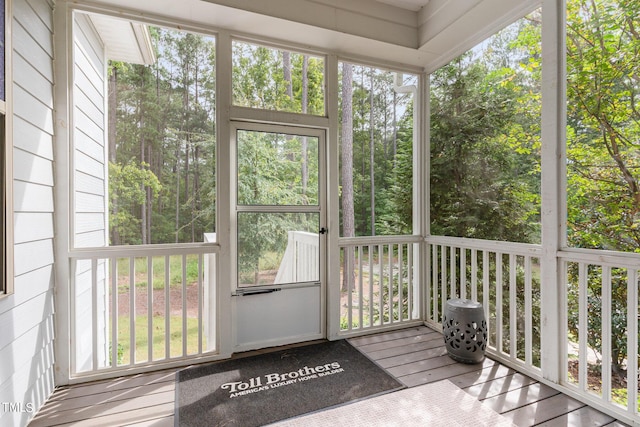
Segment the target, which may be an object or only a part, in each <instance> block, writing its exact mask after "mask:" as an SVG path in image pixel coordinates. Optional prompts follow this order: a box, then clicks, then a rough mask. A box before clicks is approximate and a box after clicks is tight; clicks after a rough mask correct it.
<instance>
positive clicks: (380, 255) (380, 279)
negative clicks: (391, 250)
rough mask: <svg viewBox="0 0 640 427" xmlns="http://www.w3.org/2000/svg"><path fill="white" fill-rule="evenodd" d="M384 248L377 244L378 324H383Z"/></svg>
mask: <svg viewBox="0 0 640 427" xmlns="http://www.w3.org/2000/svg"><path fill="white" fill-rule="evenodd" d="M383 258H384V249H383V247H382V245H381V244H380V245H378V297H379V298H378V299H379V302H378V303H379V306H378V307H379V311H378V317H379V318H380V326H382V325H384V282H383V277H384V271H383V269H384V267H383V264H384V259H383Z"/></svg>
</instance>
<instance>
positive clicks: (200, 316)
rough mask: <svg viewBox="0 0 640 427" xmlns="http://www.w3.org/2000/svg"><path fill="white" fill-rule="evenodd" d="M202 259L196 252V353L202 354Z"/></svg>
mask: <svg viewBox="0 0 640 427" xmlns="http://www.w3.org/2000/svg"><path fill="white" fill-rule="evenodd" d="M203 259H204V256H203V255H202V254H198V354H202V347H203V345H202V330H203V327H202V302H203V301H202V298H203V292H202V290H203V289H202V277H203V275H202V270H203Z"/></svg>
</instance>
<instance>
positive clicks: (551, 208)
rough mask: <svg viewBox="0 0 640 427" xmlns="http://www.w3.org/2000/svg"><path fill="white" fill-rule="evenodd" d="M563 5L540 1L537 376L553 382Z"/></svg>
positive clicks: (556, 367)
mask: <svg viewBox="0 0 640 427" xmlns="http://www.w3.org/2000/svg"><path fill="white" fill-rule="evenodd" d="M565 9H566V7H565V1H564V0H543V2H542V153H541V163H542V178H541V180H542V182H541V187H542V191H541V193H542V194H541V196H542V208H541V221H542V257H541V259H540V262H541V272H540V274H541V285H540V286H541V308H540V309H541V328H542V337H541V341H542V342H541V356H542V360H541V367H542V375H543V377H544V378H546V379H547V380H549V381H552V382H554V383H558V382H559V380H560V372H561V361H562V357H561V355H562V353H561V352H563V351H564V352H566V349H562V343H563V341H565V339H564V337H565V336H566V327H565V326H564V325H563V322H562V319H563V318H566V315H561V314H560V310H562V309H563V306H564V305H563V304H562V303H561V301H562V300H561V295H562V293H563V288H564V285H563V280H562V277H561V275H560V274H561V270H562V269H561V268H560V265H559V261H558V256H557V255H558V251H559V250H560V249H561V247H562V246H563V245H564V243H565V235H566V233H565V231H566V226H565V218H566V204H565V201H566V196H565V193H566V168H565V165H564V159H565V158H566V135H565V132H566V131H565V129H566V91H565V88H566V83H565V80H566V79H565V75H566V67H565V17H564V16H565ZM565 323H566V322H565Z"/></svg>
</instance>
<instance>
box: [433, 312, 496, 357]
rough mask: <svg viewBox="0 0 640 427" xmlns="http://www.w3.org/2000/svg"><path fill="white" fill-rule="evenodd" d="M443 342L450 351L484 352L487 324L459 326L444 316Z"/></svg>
mask: <svg viewBox="0 0 640 427" xmlns="http://www.w3.org/2000/svg"><path fill="white" fill-rule="evenodd" d="M443 326H444V331H445V333H444V342H445V344H446V345H447V346H449V347H451V348H452V349H456V350H458V349H464V350H465V351H469V352H472V353H474V352H476V351H485V350H486V349H487V322H486V321H485V320H481V321H480V323H478V322H471V323H466V325H464V326H461V325H460V322H457V321H456V320H455V319H447V316H446V315H445V316H444V322H443Z"/></svg>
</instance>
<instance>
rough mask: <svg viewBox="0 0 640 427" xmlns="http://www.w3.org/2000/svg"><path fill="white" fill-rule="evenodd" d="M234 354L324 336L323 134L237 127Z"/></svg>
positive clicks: (251, 125) (234, 147) (250, 125)
mask: <svg viewBox="0 0 640 427" xmlns="http://www.w3.org/2000/svg"><path fill="white" fill-rule="evenodd" d="M231 147H232V150H233V153H234V156H233V157H232V158H234V163H235V164H234V165H233V167H232V168H233V171H234V173H233V175H232V176H234V180H235V185H234V186H233V187H234V188H233V193H234V194H232V199H233V201H234V203H233V206H235V210H234V211H233V218H232V222H231V223H232V224H233V225H232V227H233V230H232V236H234V237H233V240H234V242H233V248H232V253H233V254H234V256H233V259H234V264H235V265H233V266H231V268H233V270H234V274H233V275H232V276H233V280H234V283H233V285H232V290H233V293H232V296H233V298H232V301H233V313H234V323H233V325H234V335H235V351H238V350H249V349H257V348H264V347H270V346H275V345H283V344H289V343H294V342H301V341H307V340H312V339H317V338H323V337H324V336H325V294H326V292H325V286H326V285H325V268H324V266H325V240H326V225H325V224H326V222H325V221H326V220H325V218H326V215H325V205H326V202H325V200H326V199H325V188H326V185H325V172H324V171H325V132H324V130H317V129H307V128H296V127H290V126H274V125H265V124H256V123H234V125H233V126H232V141H231Z"/></svg>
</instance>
